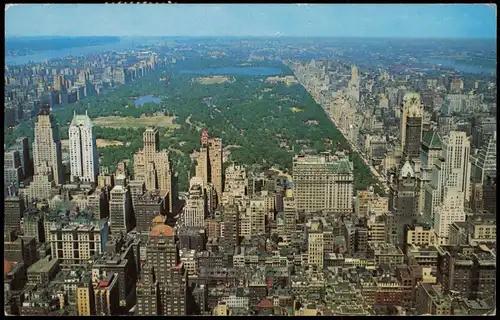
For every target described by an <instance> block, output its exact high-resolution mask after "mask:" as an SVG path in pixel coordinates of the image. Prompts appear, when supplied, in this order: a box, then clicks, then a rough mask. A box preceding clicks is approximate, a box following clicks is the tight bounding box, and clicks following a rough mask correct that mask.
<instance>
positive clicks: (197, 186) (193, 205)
mask: <svg viewBox="0 0 500 320" xmlns="http://www.w3.org/2000/svg"><path fill="white" fill-rule="evenodd" d="M196 180H197V177H194V178H191V181H190V187H189V196H188V199H187V200H186V205H185V206H184V208H183V213H182V215H183V221H184V225H185V226H186V227H203V226H204V225H205V217H206V215H207V210H206V198H205V190H204V189H203V182H202V181H201V179H200V181H196Z"/></svg>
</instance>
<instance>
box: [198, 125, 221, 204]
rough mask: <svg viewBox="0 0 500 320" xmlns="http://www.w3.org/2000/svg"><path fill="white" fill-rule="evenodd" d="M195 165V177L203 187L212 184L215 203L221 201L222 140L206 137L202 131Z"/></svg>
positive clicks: (205, 132)
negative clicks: (198, 178)
mask: <svg viewBox="0 0 500 320" xmlns="http://www.w3.org/2000/svg"><path fill="white" fill-rule="evenodd" d="M197 162H198V163H197V165H196V176H197V177H201V178H202V179H203V183H204V185H207V184H208V183H212V184H213V185H214V188H215V192H216V196H217V202H218V203H219V202H221V199H222V191H223V185H222V139H220V138H214V137H209V136H208V131H207V130H204V131H203V132H202V136H201V148H200V152H199V155H198V161H197Z"/></svg>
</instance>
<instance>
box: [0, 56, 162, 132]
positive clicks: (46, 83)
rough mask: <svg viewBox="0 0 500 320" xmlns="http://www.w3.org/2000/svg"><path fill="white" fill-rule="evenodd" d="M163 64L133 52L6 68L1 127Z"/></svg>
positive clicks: (121, 82)
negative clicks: (44, 108) (45, 105)
mask: <svg viewBox="0 0 500 320" xmlns="http://www.w3.org/2000/svg"><path fill="white" fill-rule="evenodd" d="M166 64H167V60H166V58H163V59H161V58H159V56H158V55H157V54H156V53H152V52H140V51H139V52H137V51H135V52H121V53H116V52H115V53H111V52H109V53H103V54H98V55H93V56H90V57H68V58H65V59H62V60H58V61H51V62H50V63H49V62H44V63H39V64H28V65H21V66H6V67H5V70H4V71H5V76H4V81H5V106H4V117H5V118H4V124H5V125H7V126H9V125H10V126H15V125H17V124H19V123H20V122H22V121H23V120H26V119H30V118H32V117H33V116H36V114H37V112H38V110H39V108H40V106H42V105H43V104H44V102H47V101H49V102H50V104H51V105H59V104H70V103H75V102H77V101H80V100H82V99H83V98H85V97H89V96H95V95H99V94H100V92H102V91H103V90H105V89H107V88H110V87H114V86H116V85H120V84H124V83H129V82H131V81H134V80H135V79H137V78H140V77H142V76H144V75H146V74H147V73H148V72H150V71H151V70H153V69H155V68H157V67H161V66H165V65H166Z"/></svg>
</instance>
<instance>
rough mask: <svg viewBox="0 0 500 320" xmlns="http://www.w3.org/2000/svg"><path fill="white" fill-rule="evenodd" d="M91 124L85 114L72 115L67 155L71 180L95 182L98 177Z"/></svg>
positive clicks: (95, 146)
mask: <svg viewBox="0 0 500 320" xmlns="http://www.w3.org/2000/svg"><path fill="white" fill-rule="evenodd" d="M93 126H94V125H93V124H92V121H91V120H90V118H89V116H88V115H87V112H85V115H76V113H75V115H74V117H73V120H72V121H71V125H70V126H69V155H70V167H71V179H72V180H73V179H75V178H78V179H79V180H80V181H85V182H96V179H97V176H98V175H99V155H98V153H97V145H96V138H95V134H94V132H93V130H92V129H93Z"/></svg>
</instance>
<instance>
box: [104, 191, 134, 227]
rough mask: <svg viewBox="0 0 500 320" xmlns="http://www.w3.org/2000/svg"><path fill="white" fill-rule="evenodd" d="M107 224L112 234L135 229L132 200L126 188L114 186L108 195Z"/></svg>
mask: <svg viewBox="0 0 500 320" xmlns="http://www.w3.org/2000/svg"><path fill="white" fill-rule="evenodd" d="M110 195H111V196H110V199H109V222H110V226H111V227H110V228H111V231H112V232H113V233H119V232H125V233H127V232H129V231H130V230H132V229H133V228H134V227H135V217H134V212H133V207H132V199H131V196H130V192H129V191H128V189H127V188H125V187H123V186H121V185H116V186H115V187H114V188H113V189H112V190H111V193H110Z"/></svg>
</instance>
